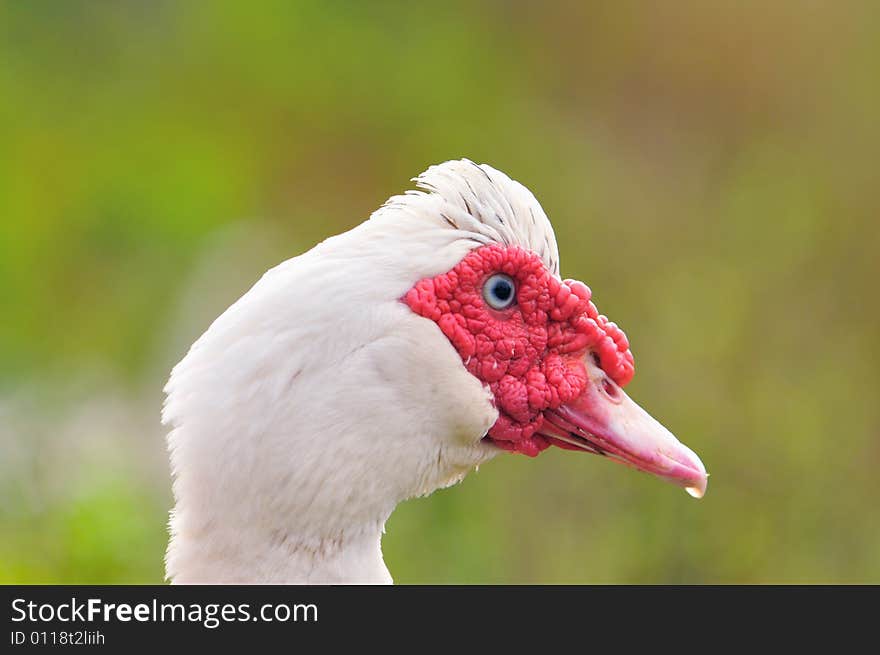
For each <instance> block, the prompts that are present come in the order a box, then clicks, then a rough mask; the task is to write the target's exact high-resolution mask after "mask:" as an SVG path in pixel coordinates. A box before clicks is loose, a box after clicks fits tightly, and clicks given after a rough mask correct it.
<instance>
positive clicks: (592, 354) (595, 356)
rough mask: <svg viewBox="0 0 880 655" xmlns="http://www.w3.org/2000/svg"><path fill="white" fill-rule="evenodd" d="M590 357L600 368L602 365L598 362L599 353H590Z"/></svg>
mask: <svg viewBox="0 0 880 655" xmlns="http://www.w3.org/2000/svg"><path fill="white" fill-rule="evenodd" d="M590 359H592V360H593V363H594V364H595V365H596V366H598V367H599V368H602V365H601V364H600V363H599V355H597V354H596V353H590Z"/></svg>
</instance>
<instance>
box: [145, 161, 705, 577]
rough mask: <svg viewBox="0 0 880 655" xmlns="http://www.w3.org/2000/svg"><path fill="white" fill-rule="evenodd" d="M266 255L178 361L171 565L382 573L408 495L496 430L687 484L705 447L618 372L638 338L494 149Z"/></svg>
mask: <svg viewBox="0 0 880 655" xmlns="http://www.w3.org/2000/svg"><path fill="white" fill-rule="evenodd" d="M415 182H416V183H417V186H418V187H419V188H420V189H422V190H421V191H410V192H408V193H407V194H405V195H401V196H395V197H392V198H391V199H389V200H388V202H386V203H385V204H384V205H383V206H382V207H381V208H380V209H379V210H377V211H376V212H375V213H374V214H373V215H372V216H371V217H370V218H369V220H367V221H365V222H364V223H362V224H361V225H359V226H357V227H355V228H354V229H352V230H350V231H348V232H346V233H344V234H340V235H338V236H335V237H332V238H330V239H327V240H326V241H324V242H323V243H321V244H319V245H317V246H315V247H314V248H313V249H311V250H310V251H308V252H306V253H305V254H303V255H300V256H299V257H295V258H293V259H290V260H288V261H286V262H284V263H282V264H280V265H278V266H276V267H275V268H273V269H271V270H269V271H268V272H267V273H266V274H265V275H264V276H263V277H262V279H260V280H259V281H258V282H257V283H256V284H255V285H254V286H253V287H252V288H251V289H250V290H249V291H248V292H247V293H246V294H245V295H244V296H242V297H241V298H240V299H239V300H238V301H237V302H235V303H234V304H233V305H232V306H231V307H229V309H227V310H226V311H225V312H224V313H223V314H222V315H221V316H220V317H219V318H217V319H216V320H215V321H214V323H213V324H212V325H211V326H210V327H209V328H208V330H207V331H206V332H205V333H204V334H203V335H202V336H201V337H200V338H199V339H198V340H197V341H196V342H195V343H194V344H193V346H192V347H191V348H190V350H189V352H188V353H187V354H186V356H185V357H184V358H183V360H182V361H181V362H180V363H179V364H177V366H175V367H174V370H173V371H172V373H171V378H170V380H169V382H168V384H167V386H166V387H165V392H166V394H167V397H166V400H165V405H164V410H163V422H164V423H165V424H166V425H170V426H171V431H170V433H169V435H168V447H169V452H170V456H171V467H172V473H173V476H174V497H175V507H174V509H173V511H172V513H171V520H170V533H171V539H170V542H169V545H168V552H167V556H166V566H167V569H166V570H167V577H168V578H169V579H170V580H171V581H172V582H176V583H331V584H333V583H390V582H391V576H390V575H389V573H388V569H387V568H386V566H385V563H384V561H383V559H382V552H381V543H380V542H381V535H382V532H383V528H384V524H385V521H386V520H387V519H388V517H389V515H390V514H391V512H392V511H393V510H394V508H395V506H396V505H397V504H398V503H400V502H401V501H402V500H404V499H407V498H411V497H414V496H421V495H427V494H430V493H431V492H433V491H434V490H436V489H439V488H441V487H446V486H449V485H452V484H454V483H456V482H458V481H459V480H461V479H462V478H463V477H464V476H465V475H466V474H467V473H468V472H469V471H470V470H471V469H473V468H474V467H476V466H478V465H479V464H481V463H483V462H485V461H487V460H489V459H491V458H492V457H494V456H495V455H497V454H499V453H501V452H504V451H511V452H518V453H523V454H526V455H531V456H534V455H537V454H538V453H539V452H541V451H542V450H544V449H545V448H547V447H549V446H551V445H552V446H559V447H562V448H567V449H571V450H581V451H587V452H592V453H597V454H600V455H604V456H607V457H608V458H610V459H614V460H617V461H620V462H623V463H625V464H628V465H629V466H632V467H635V468H637V469H640V470H643V471H647V472H650V473H653V474H656V475H658V476H660V477H662V478H665V479H667V480H670V481H672V482H674V483H677V484H679V485H681V486H682V487H685V488H686V489H687V490H688V491H689V493H691V495H693V496H696V497H700V496H702V495H703V493H704V492H705V489H706V483H707V473H706V469H705V468H704V466H703V464H702V463H701V462H700V459H699V458H698V457H697V456H696V455H695V454H694V453H693V452H692V451H691V450H690V449H688V448H687V447H686V446H684V445H682V444H681V443H679V442H678V441H677V440H676V438H675V437H674V436H673V435H672V434H671V433H670V432H669V431H668V430H666V429H665V428H664V427H663V426H662V425H660V424H659V423H658V422H657V421H656V420H654V419H653V418H652V417H651V416H650V415H649V414H647V413H646V412H645V411H644V410H642V409H641V408H640V407H639V406H638V405H636V404H635V403H634V402H633V401H632V400H630V398H629V397H628V396H627V395H626V394H625V393H624V392H623V390H622V389H621V387H622V386H623V385H625V384H626V383H627V382H628V381H629V379H630V378H631V377H632V374H633V359H632V355H631V353H630V350H629V344H628V342H627V339H626V337H625V336H624V334H623V332H622V331H621V330H620V329H619V328H618V327H617V326H616V325H615V324H614V323H611V322H609V321H608V320H607V319H606V318H605V317H604V316H602V315H600V314H599V313H598V312H597V310H596V307H595V305H594V304H593V303H592V302H591V301H590V295H591V294H590V290H589V289H588V288H587V287H586V286H585V285H583V284H582V283H580V282H576V281H572V280H566V281H562V280H561V279H560V278H559V257H558V252H557V246H556V239H555V236H554V234H553V229H552V227H551V225H550V222H549V220H548V219H547V217H546V215H545V214H544V211H543V210H542V209H541V206H540V205H539V204H538V202H537V200H536V199H535V197H534V196H533V195H532V194H531V193H530V192H529V191H528V190H527V189H526V188H525V187H524V186H522V185H521V184H519V183H518V182H515V181H513V180H511V179H510V178H508V177H507V176H506V175H504V174H503V173H501V172H499V171H497V170H495V169H494V168H491V167H490V166H487V165H477V164H475V163H473V162H471V161H468V160H462V161H450V162H446V163H444V164H440V165H438V166H432V167H431V168H429V169H428V170H427V171H425V172H424V173H423V174H422V175H421V176H419V177H418V178H416V179H415Z"/></svg>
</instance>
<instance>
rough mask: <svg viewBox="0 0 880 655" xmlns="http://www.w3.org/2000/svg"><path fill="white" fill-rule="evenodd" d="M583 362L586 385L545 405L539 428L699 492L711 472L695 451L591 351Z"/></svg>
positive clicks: (570, 445) (564, 442)
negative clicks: (570, 397) (553, 405)
mask: <svg viewBox="0 0 880 655" xmlns="http://www.w3.org/2000/svg"><path fill="white" fill-rule="evenodd" d="M585 364H586V368H587V388H586V390H585V391H584V393H582V394H581V395H580V397H579V398H577V399H576V400H574V401H572V402H570V403H568V404H567V405H563V406H562V407H559V408H558V409H556V410H547V411H545V412H544V424H543V426H542V427H541V434H543V435H544V436H545V437H547V438H548V439H549V440H550V441H551V443H553V444H554V445H556V446H559V447H562V448H567V449H570V450H585V451H587V452H592V453H596V454H598V455H604V456H607V457H609V458H611V459H613V460H615V461H618V462H621V463H623V464H626V465H627V466H631V467H633V468H636V469H638V470H640V471H645V472H646V473H652V474H654V475H657V476H659V477H661V478H664V479H666V480H668V481H669V482H672V483H673V484H677V485H679V486H681V487H684V488H685V490H686V491H687V492H688V493H689V494H690V495H691V496H693V497H694V498H702V497H703V494H705V493H706V485H707V484H708V478H709V474H708V473H706V467H705V466H703V462H701V461H700V458H699V457H697V455H696V454H695V453H694V451H692V450H691V449H690V448H688V447H687V446H685V445H684V444H682V443H681V442H680V441H679V440H678V439H676V438H675V436H674V435H673V434H672V433H671V432H670V431H669V430H667V429H666V428H665V427H663V426H662V425H661V424H660V423H659V422H658V421H657V420H656V419H655V418H653V417H652V416H651V415H650V414H648V412H646V411H645V410H644V409H642V408H641V407H639V406H638V405H637V404H636V403H635V402H634V401H633V400H632V399H631V398H630V397H629V396H627V395H626V393H624V391H623V389H621V388H620V387H619V386H618V385H617V384H615V383H614V381H613V380H611V379H610V378H609V377H608V376H607V375H606V374H605V372H604V371H603V370H602V369H601V368H599V366H597V365H596V364H595V363H594V362H593V359H592V357H587V358H586V361H585Z"/></svg>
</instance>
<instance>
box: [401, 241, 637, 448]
mask: <svg viewBox="0 0 880 655" xmlns="http://www.w3.org/2000/svg"><path fill="white" fill-rule="evenodd" d="M493 285H495V286H494V287H493ZM493 293H494V294H495V295H496V297H494V298H493V297H492V295H491V294H493ZM487 294H490V295H489V296H487ZM590 297H591V292H590V289H589V288H588V287H587V286H586V285H584V284H583V283H581V282H577V281H575V280H566V281H560V280H558V279H557V278H556V277H554V276H553V275H552V274H551V273H550V272H549V271H548V270H547V268H546V267H545V266H544V264H543V262H542V261H541V259H540V258H539V257H538V256H537V255H535V254H534V253H531V252H529V251H527V250H524V249H522V248H519V247H516V246H509V247H505V246H501V245H498V244H493V245H488V246H483V247H481V248H478V249H476V250H473V251H471V252H470V253H469V254H468V255H467V256H466V257H464V259H462V261H461V262H459V264H458V265H457V266H455V268H453V269H452V270H451V271H449V272H448V273H444V274H442V275H438V276H436V277H433V278H427V279H424V280H421V281H420V282H418V283H417V284H416V285H415V286H414V287H413V288H412V289H411V290H410V291H409V292H408V293H407V294H406V295H405V296H404V301H405V302H406V304H407V305H409V307H410V308H411V309H412V310H413V311H414V312H416V313H417V314H419V315H421V316H424V317H425V318H428V319H431V320H432V321H434V322H436V323H437V325H438V326H439V327H440V329H441V330H442V332H443V334H445V335H446V337H447V338H448V339H449V341H450V342H451V343H452V345H453V346H454V347H455V348H456V350H457V351H458V353H459V355H460V356H461V359H462V361H463V362H464V365H465V367H466V368H467V369H468V371H470V372H471V374H473V375H474V376H476V377H477V378H478V379H480V380H482V381H483V382H484V383H485V384H486V385H488V386H489V388H490V389H491V391H492V393H493V396H494V399H495V405H496V408H497V409H498V412H499V416H498V420H497V421H496V422H495V424H494V425H493V426H492V428H491V429H490V430H489V434H488V437H489V438H490V439H491V440H492V441H493V442H494V443H495V444H496V445H498V446H500V447H501V448H504V449H506V450H510V451H514V452H519V453H524V454H526V455H531V456H535V455H537V454H538V453H540V452H541V451H542V450H544V449H545V448H547V447H548V446H549V445H550V443H551V442H550V441H549V440H548V439H547V436H546V435H544V434H542V433H541V428H542V425H543V423H544V420H545V412H546V411H547V410H555V409H557V408H559V407H561V406H563V405H566V404H568V403H571V402H573V401H575V400H576V399H578V398H579V397H581V396H582V394H584V392H585V389H586V387H587V385H588V375H587V368H586V365H585V357H586V356H587V353H588V352H589V353H592V354H593V356H594V357H595V358H596V359H597V360H598V361H597V363H598V365H599V366H600V367H601V369H602V370H603V371H604V373H605V374H606V375H607V376H608V377H609V378H610V379H611V380H613V381H614V383H616V384H617V385H619V386H621V387H622V386H624V385H626V384H627V383H628V382H629V381H630V380H631V379H632V376H633V372H634V369H633V356H632V353H631V352H630V350H629V342H628V341H627V338H626V335H625V334H624V333H623V331H622V330H621V329H620V328H618V327H617V325H615V324H614V323H612V322H609V321H608V319H607V318H606V317H605V316H603V315H601V314H599V312H598V310H597V309H596V306H595V305H594V304H593V303H592V301H591V300H590Z"/></svg>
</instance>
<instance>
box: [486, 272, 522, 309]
mask: <svg viewBox="0 0 880 655" xmlns="http://www.w3.org/2000/svg"><path fill="white" fill-rule="evenodd" d="M483 300H485V301H486V304H487V305H489V307H491V308H492V309H506V308H507V307H510V306H511V305H512V304H513V301H514V300H516V284H515V283H514V281H513V278H511V277H510V276H509V275H504V273H496V274H495V275H493V276H492V277H490V278H489V279H488V280H486V282H485V283H484V284H483Z"/></svg>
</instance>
